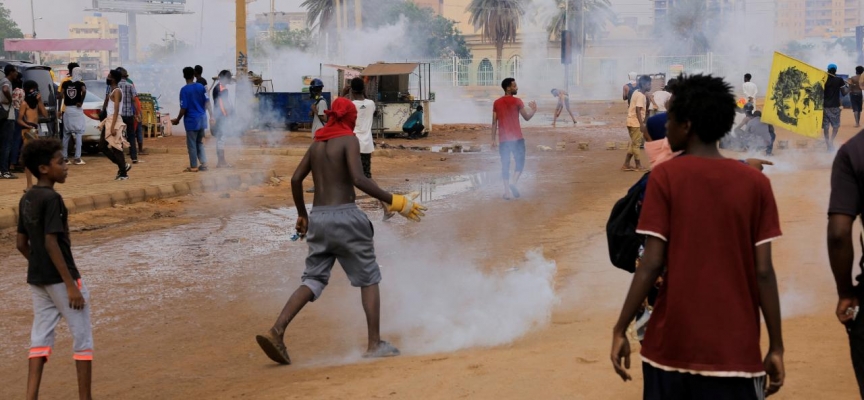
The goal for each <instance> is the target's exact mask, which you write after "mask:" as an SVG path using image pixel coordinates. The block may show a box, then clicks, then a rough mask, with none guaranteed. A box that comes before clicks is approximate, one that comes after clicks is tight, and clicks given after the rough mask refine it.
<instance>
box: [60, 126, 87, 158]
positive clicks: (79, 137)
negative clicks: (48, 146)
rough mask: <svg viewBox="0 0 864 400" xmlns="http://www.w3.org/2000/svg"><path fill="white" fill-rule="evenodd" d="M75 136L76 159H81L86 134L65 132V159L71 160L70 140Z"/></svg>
mask: <svg viewBox="0 0 864 400" xmlns="http://www.w3.org/2000/svg"><path fill="white" fill-rule="evenodd" d="M72 136H75V159H76V160H78V159H80V158H81V147H82V146H83V143H82V140H83V139H84V132H63V158H69V139H70V138H71V137H72Z"/></svg>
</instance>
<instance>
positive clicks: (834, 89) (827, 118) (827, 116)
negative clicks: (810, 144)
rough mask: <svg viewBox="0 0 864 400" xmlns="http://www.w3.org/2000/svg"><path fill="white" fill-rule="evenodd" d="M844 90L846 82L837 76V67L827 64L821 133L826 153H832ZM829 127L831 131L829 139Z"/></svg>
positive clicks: (838, 126) (838, 128) (838, 125)
mask: <svg viewBox="0 0 864 400" xmlns="http://www.w3.org/2000/svg"><path fill="white" fill-rule="evenodd" d="M845 90H847V89H846V81H844V80H843V78H841V77H839V76H837V65H836V64H828V80H827V81H825V99H824V100H823V101H824V102H823V103H822V104H823V106H822V133H823V134H824V135H825V145H826V146H827V147H828V151H834V138H836V137H837V132H838V131H839V130H840V111H841V110H840V104H841V98H842V97H843V95H845ZM829 127H830V128H831V129H832V132H831V136H830V137H829V136H828V128H829Z"/></svg>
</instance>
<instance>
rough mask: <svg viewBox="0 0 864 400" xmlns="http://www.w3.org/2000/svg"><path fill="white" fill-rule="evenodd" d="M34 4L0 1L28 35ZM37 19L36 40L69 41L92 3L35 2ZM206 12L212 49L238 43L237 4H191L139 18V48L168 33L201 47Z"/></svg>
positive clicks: (293, 0) (296, 1) (287, 6)
mask: <svg viewBox="0 0 864 400" xmlns="http://www.w3.org/2000/svg"><path fill="white" fill-rule="evenodd" d="M30 2H31V0H0V3H2V4H3V5H4V6H5V7H6V8H8V9H9V10H11V11H12V18H13V19H14V20H15V22H17V23H18V26H19V27H20V28H21V30H22V31H23V32H24V33H25V34H26V33H30V32H32V31H33V28H32V23H31V16H30ZM32 2H33V4H34V10H35V14H36V18H42V19H41V20H37V21H36V36H37V37H39V38H45V39H55V38H60V39H65V38H68V37H69V36H68V27H69V24H70V23H81V22H83V21H84V17H85V16H87V15H90V14H92V13H91V12H87V11H84V10H85V9H87V8H90V7H92V5H93V1H92V0H32ZM302 2H303V0H276V10H277V11H301V9H300V3H302ZM202 4H205V8H204V37H205V38H206V39H207V40H206V43H207V44H208V45H213V44H217V45H218V44H219V43H223V42H224V43H225V45H233V43H234V22H233V21H234V0H187V4H186V10H187V11H192V12H193V13H194V14H189V15H164V16H150V15H140V16H138V45H139V48H141V49H144V48H145V47H146V46H148V45H150V44H153V43H159V42H160V41H161V39H162V38H164V37H165V33H166V32H169V33H171V32H175V33H176V35H177V39H180V40H183V41H186V42H189V43H198V40H199V38H200V35H201V6H202ZM269 9H270V0H257V1H255V2H253V3H250V4H249V8H248V11H247V12H248V13H249V16H250V17H251V16H252V15H253V14H256V13H261V12H265V11H269ZM104 15H105V16H107V17H108V18H109V19H110V20H111V22H113V23H118V24H125V23H126V15H125V14H104Z"/></svg>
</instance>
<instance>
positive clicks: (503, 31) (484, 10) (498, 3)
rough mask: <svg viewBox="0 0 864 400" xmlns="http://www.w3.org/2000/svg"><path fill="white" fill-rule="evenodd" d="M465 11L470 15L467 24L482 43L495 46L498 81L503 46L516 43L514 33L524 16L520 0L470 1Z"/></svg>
mask: <svg viewBox="0 0 864 400" xmlns="http://www.w3.org/2000/svg"><path fill="white" fill-rule="evenodd" d="M466 11H468V13H469V14H470V17H468V22H470V23H471V24H472V25H474V28H475V29H479V30H480V31H481V38H482V40H483V42H492V43H493V44H494V45H495V55H496V58H497V64H498V65H497V68H495V74H496V80H498V78H499V77H500V76H501V58H503V54H504V45H505V44H506V43H516V37H517V35H516V33H517V31H518V30H519V25H520V24H521V23H522V18H523V17H524V16H525V8H524V7H523V5H522V0H471V3H470V4H468V8H467V9H466Z"/></svg>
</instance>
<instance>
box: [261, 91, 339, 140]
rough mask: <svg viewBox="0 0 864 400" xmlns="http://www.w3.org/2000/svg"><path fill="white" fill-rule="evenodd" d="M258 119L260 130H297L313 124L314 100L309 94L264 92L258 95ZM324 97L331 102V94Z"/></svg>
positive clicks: (325, 94) (326, 93) (324, 94)
mask: <svg viewBox="0 0 864 400" xmlns="http://www.w3.org/2000/svg"><path fill="white" fill-rule="evenodd" d="M257 96H258V118H257V120H256V122H257V124H258V126H259V128H269V129H274V128H287V129H289V130H292V131H293V130H296V129H298V128H299V126H300V125H301V124H311V123H312V116H311V115H310V113H311V111H312V98H310V97H309V93H299V92H290V93H288V92H264V93H258V94H257ZM322 96H323V97H324V99H325V100H326V101H327V105H328V106H329V105H330V104H331V102H330V93H329V92H325V93H322Z"/></svg>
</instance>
